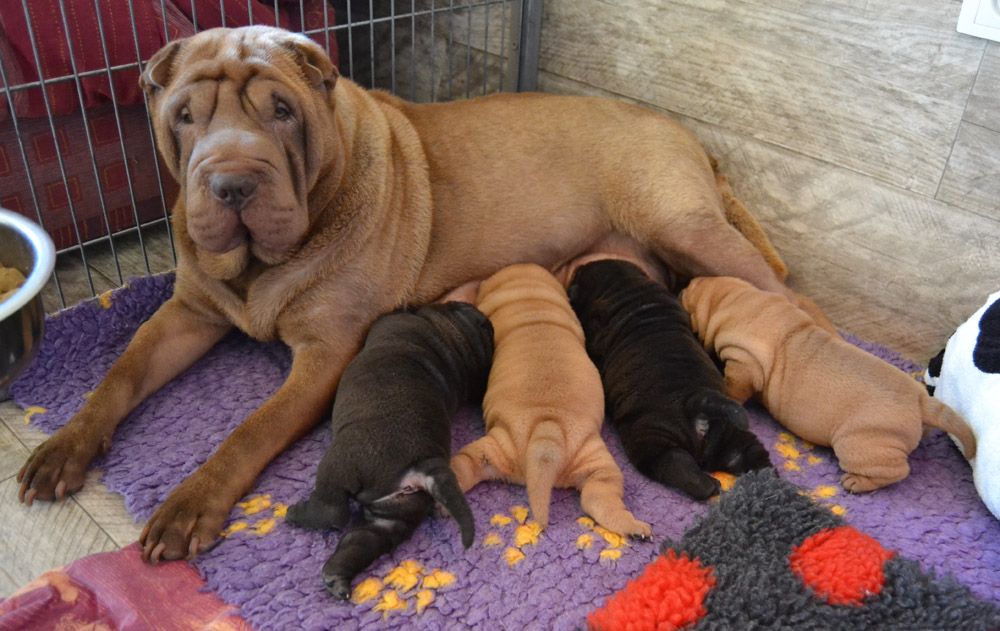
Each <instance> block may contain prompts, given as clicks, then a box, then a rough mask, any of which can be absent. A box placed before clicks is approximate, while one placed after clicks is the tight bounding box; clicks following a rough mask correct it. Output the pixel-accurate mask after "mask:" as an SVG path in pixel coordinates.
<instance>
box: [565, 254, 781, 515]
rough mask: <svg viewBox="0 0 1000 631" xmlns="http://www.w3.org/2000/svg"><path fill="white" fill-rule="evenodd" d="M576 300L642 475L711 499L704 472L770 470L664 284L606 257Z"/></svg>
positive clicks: (576, 288)
mask: <svg viewBox="0 0 1000 631" xmlns="http://www.w3.org/2000/svg"><path fill="white" fill-rule="evenodd" d="M569 297H570V302H571V303H572V305H573V310H574V311H576V315H577V317H579V319H580V324H581V325H582V326H583V331H584V334H585V335H586V339H587V352H588V353H589V354H590V358H591V359H592V360H593V361H594V363H595V364H596V365H597V369H598V370H599V371H600V373H601V381H602V382H603V383H604V396H605V399H606V401H607V412H608V417H609V418H610V420H611V423H612V424H613V425H614V426H615V429H616V430H617V431H618V435H619V436H620V437H621V440H622V445H623V446H624V447H625V453H626V454H628V457H629V460H631V461H632V464H634V465H635V467H636V469H638V470H639V471H640V472H642V473H643V475H645V476H647V477H649V478H652V479H653V480H656V481H657V482H659V483H661V484H664V485H666V486H672V487H675V488H677V489H680V490H681V491H683V492H684V493H687V494H688V495H690V496H691V497H693V498H695V499H706V498H708V497H711V496H712V495H715V494H716V493H718V492H719V490H720V484H719V481H718V480H716V479H715V478H713V477H712V476H710V475H709V474H708V473H706V471H728V472H730V473H734V474H740V473H744V472H746V471H749V470H752V469H762V468H764V467H768V466H770V465H771V462H770V459H769V458H768V455H767V451H766V450H765V449H764V447H763V445H761V444H760V441H758V440H757V437H756V436H754V435H753V433H751V432H750V431H749V430H748V424H747V418H746V412H745V411H744V410H743V406H742V405H740V404H739V403H736V402H735V401H733V400H732V399H729V398H727V397H726V396H725V395H724V394H723V391H724V389H725V384H724V383H723V378H722V374H721V373H720V372H719V370H718V368H716V366H715V364H714V363H713V362H712V359H711V357H709V356H708V353H706V352H705V349H704V348H702V346H701V344H700V343H699V342H698V338H696V337H695V335H694V332H693V331H692V330H691V316H689V315H688V313H687V311H685V310H684V309H683V308H682V307H681V304H680V302H679V301H678V300H677V298H676V297H675V296H674V295H673V294H671V293H670V291H668V290H667V289H666V288H665V287H664V286H663V285H660V284H658V283H656V282H654V281H653V280H651V279H650V278H649V277H648V276H647V275H646V274H645V273H644V272H643V271H642V270H641V269H639V268H638V267H637V266H635V265H633V264H632V263H629V262H627V261H619V260H610V259H609V260H603V261H596V262H593V263H588V264H586V265H583V266H582V267H579V268H578V269H577V270H576V272H575V274H574V275H573V280H572V283H571V284H570V287H569Z"/></svg>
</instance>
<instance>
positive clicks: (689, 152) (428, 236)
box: [18, 26, 798, 562]
mask: <svg viewBox="0 0 1000 631" xmlns="http://www.w3.org/2000/svg"><path fill="white" fill-rule="evenodd" d="M141 83H142V85H143V87H144V89H145V90H146V93H147V96H148V102H149V108H150V112H151V114H152V118H153V122H154V128H155V132H156V139H157V145H158V147H159V151H160V154H161V155H162V156H163V160H164V161H165V163H166V165H167V166H168V167H169V169H170V171H171V173H172V174H173V176H174V177H175V178H176V180H177V182H178V183H179V185H180V195H179V199H178V201H177V204H176V205H175V206H174V209H173V218H172V221H173V227H174V230H175V239H176V245H177V251H178V257H177V258H178V261H177V278H176V287H175V290H174V294H173V296H172V297H171V298H170V299H169V300H167V302H165V303H164V304H163V305H162V306H161V307H160V309H159V310H158V311H157V312H156V313H155V314H154V315H153V316H152V317H151V318H150V319H149V320H148V321H147V322H146V323H144V324H143V325H142V326H141V327H140V328H139V330H138V331H137V333H136V334H135V337H134V338H133V339H132V341H131V342H130V344H129V345H128V348H127V349H126V350H125V352H124V353H123V354H122V356H121V357H120V358H119V359H118V360H117V361H116V362H115V364H114V365H113V366H112V368H111V370H110V371H109V372H108V374H107V375H106V376H105V378H104V380H103V381H102V382H101V384H100V385H99V386H98V388H97V390H96V391H95V393H94V394H93V396H91V397H90V399H88V400H87V402H86V403H85V404H84V405H83V407H82V408H81V409H80V411H79V412H77V413H76V415H75V416H74V417H73V418H72V419H71V420H70V421H69V422H68V423H67V424H66V426H65V427H63V428H62V429H61V430H59V431H58V432H56V433H55V434H54V435H53V436H52V437H50V438H49V439H48V440H47V441H45V442H44V443H43V444H42V445H40V446H39V447H38V448H37V449H36V450H35V451H34V452H33V453H32V454H31V456H30V457H29V459H28V461H27V462H26V463H25V465H24V467H23V468H22V469H21V471H20V473H19V474H18V478H19V481H20V492H19V495H20V498H21V500H22V501H24V502H27V503H29V504H30V503H31V502H32V501H33V500H35V499H44V500H50V499H53V498H60V499H61V498H63V497H65V496H66V495H67V494H68V493H72V492H74V491H76V490H78V489H79V488H80V487H81V486H82V485H83V482H84V477H85V471H86V469H87V467H88V465H89V464H90V462H91V461H92V460H93V459H94V458H95V457H97V456H98V455H99V454H101V453H102V452H103V451H105V450H106V449H107V448H108V445H109V443H110V441H111V438H112V435H113V434H114V431H115V428H116V427H117V426H118V424H119V423H120V422H121V421H122V420H123V419H124V418H125V417H126V416H127V415H128V414H129V412H130V411H131V410H133V409H134V408H135V407H136V406H137V405H138V404H139V403H140V402H141V401H143V400H144V399H145V398H146V397H148V396H150V395H151V394H152V393H154V392H156V390H157V389H158V388H160V387H161V386H163V385H164V384H165V383H167V382H168V381H170V380H171V379H173V378H174V377H175V376H176V375H178V374H179V373H181V372H182V371H183V370H185V369H186V368H187V367H188V366H190V365H191V364H192V363H194V362H195V361H196V360H197V359H198V358H199V357H201V356H202V355H203V354H205V353H206V352H207V351H208V350H209V349H210V348H211V347H212V346H213V345H214V344H215V343H216V342H218V341H219V340H220V339H221V338H222V337H223V336H224V335H226V333H227V332H228V331H230V330H231V329H232V328H233V327H234V326H235V327H237V328H239V329H241V330H243V331H245V332H246V333H247V334H249V335H250V336H252V337H254V338H255V339H258V340H275V339H280V340H282V341H283V342H284V343H286V344H288V346H290V347H291V350H292V352H293V360H292V367H291V371H290V374H289V376H288V379H287V380H286V381H285V383H284V384H283V385H282V386H281V387H280V389H279V390H278V391H277V392H276V394H275V395H274V396H273V397H272V398H271V399H269V400H268V401H267V402H266V403H265V404H264V405H262V406H261V407H260V409H258V410H257V411H255V412H254V413H253V414H251V415H250V417H249V418H247V419H246V420H244V421H243V422H242V424H241V425H240V426H239V427H238V428H237V429H236V430H234V431H233V432H232V433H231V434H230V435H229V436H228V437H227V438H226V439H225V441H223V443H222V444H221V445H220V446H219V447H218V449H217V450H216V452H215V453H214V454H213V455H212V456H211V457H210V458H209V459H208V461H207V462H205V463H204V464H203V465H202V466H201V467H200V468H199V469H198V470H197V471H196V472H195V473H194V474H192V475H191V476H190V477H188V478H187V479H186V480H185V481H184V482H183V483H181V484H180V485H179V486H178V487H177V488H175V489H174V490H173V492H172V493H171V494H170V496H169V497H168V498H167V499H166V501H165V502H164V503H163V504H162V505H161V506H160V507H159V509H158V510H157V511H156V512H155V514H154V515H153V516H152V518H150V520H149V522H148V524H147V525H146V528H145V530H144V531H143V533H142V535H141V539H140V541H141V542H142V543H143V545H144V555H145V557H146V558H147V559H149V560H151V561H153V562H156V561H158V560H160V559H177V558H182V557H192V556H194V555H195V554H197V553H198V552H199V551H203V550H205V549H206V548H207V547H209V546H210V545H211V544H212V543H213V542H214V541H215V540H216V539H217V537H218V535H219V532H220V530H221V528H222V526H223V524H224V521H225V520H226V518H227V516H228V515H229V511H230V508H231V507H232V506H233V504H234V503H235V502H236V501H237V500H238V499H239V498H240V497H241V496H242V495H243V494H245V493H246V492H247V491H248V490H249V489H250V488H251V487H252V486H253V483H254V480H255V479H256V477H257V475H258V474H259V473H260V471H262V470H263V469H264V467H265V466H266V465H267V464H268V463H269V462H270V461H271V460H272V459H273V458H274V457H275V456H277V455H278V454H279V453H280V452H281V451H282V450H283V449H285V448H286V447H287V446H288V445H289V444H291V443H292V442H293V441H295V440H296V439H298V438H299V437H300V436H302V435H303V434H304V433H305V432H306V431H308V430H309V429H310V428H312V427H313V426H314V425H315V424H316V423H317V421H319V419H320V418H321V417H322V416H323V414H324V413H325V412H326V411H327V410H328V409H329V406H330V403H331V401H332V398H333V395H334V392H335V390H336V387H337V381H338V379H339V378H340V376H341V373H342V372H343V369H344V367H345V366H346V364H347V363H348V362H349V361H350V359H351V358H352V357H353V356H354V354H355V353H356V352H357V350H358V349H359V347H360V344H361V342H362V340H363V339H364V335H365V332H366V330H367V328H368V326H369V324H370V323H371V322H372V321H373V320H374V319H375V318H376V316H378V315H379V314H381V313H383V312H386V311H389V310H391V309H394V308H396V307H399V306H401V305H406V304H409V305H420V304H423V303H427V302H431V301H433V300H435V299H436V298H438V297H440V296H441V295H442V294H444V293H445V292H446V291H448V290H450V289H452V288H454V287H456V286H458V285H461V284H462V283H464V282H467V281H470V280H474V279H479V278H484V277H487V276H490V275H491V274H493V273H494V272H496V271H497V270H499V269H500V268H502V267H504V266H506V265H509V264H511V263H518V262H533V263H538V264H540V265H543V266H545V267H547V268H549V269H554V268H557V267H559V266H561V265H563V264H565V263H566V262H568V261H569V260H571V259H573V258H574V257H577V256H579V255H582V254H585V253H588V252H590V251H592V250H593V249H595V248H598V249H599V248H600V247H601V244H602V242H603V241H604V240H605V239H607V238H608V237H610V236H612V235H625V236H627V237H629V238H630V239H632V240H633V242H634V243H636V244H637V245H638V246H641V247H642V248H645V250H646V251H648V252H651V253H652V254H654V255H655V256H656V257H658V258H659V259H660V260H661V261H662V262H664V263H667V264H669V265H670V266H671V267H672V268H673V269H675V270H677V272H678V273H679V274H683V275H687V276H695V275H729V276H738V277H741V278H744V279H746V280H747V281H749V282H751V283H753V284H754V285H756V286H757V287H760V288H762V289H768V290H773V291H777V292H781V293H784V294H785V295H788V296H789V297H790V298H792V299H798V297H797V296H795V294H793V293H792V292H791V291H790V290H789V289H788V288H787V287H786V286H785V284H784V282H783V280H784V275H785V269H784V267H783V264H782V262H781V260H780V258H778V256H777V254H776V253H775V252H774V250H773V249H772V248H771V245H770V244H769V242H768V241H767V238H766V237H765V236H764V233H763V232H762V231H761V230H760V227H759V226H758V225H757V223H756V222H755V221H754V219H753V217H752V216H750V215H749V214H748V213H747V212H746V210H745V209H744V208H743V207H742V206H741V205H740V204H739V202H738V201H736V200H735V198H733V197H732V195H731V192H730V191H729V189H728V186H727V185H726V184H725V181H724V180H723V179H721V176H717V174H716V173H715V172H714V170H713V166H712V164H711V162H710V160H709V158H708V157H707V156H706V154H705V153H704V151H703V150H702V148H701V147H700V145H699V144H698V142H697V140H696V139H695V138H694V136H693V135H691V134H690V133H688V132H687V131H685V130H684V129H683V128H681V127H680V126H679V125H677V124H675V123H674V122H672V121H671V120H669V119H668V118H666V117H664V116H661V115H658V114H655V113H652V112H649V111H646V110H643V109H641V108H638V107H634V106H631V105H627V104H623V103H619V102H615V101H611V100H600V99H593V98H578V97H565V96H549V95H542V94H519V95H515V94H504V95H498V96H491V97H484V98H479V99H473V100H470V101H463V102H456V103H447V104H430V105H416V104H412V103H408V102H405V101H402V100H400V99H398V98H395V97H393V96H391V95H389V94H386V93H382V92H378V91H372V92H369V91H366V90H363V89H361V88H359V87H358V86H357V85H356V84H354V83H352V82H351V81H348V80H346V79H341V78H339V77H338V73H337V70H336V68H334V66H333V64H332V63H331V62H330V60H329V58H328V57H327V56H326V54H325V53H324V52H323V50H322V48H321V47H319V46H317V45H316V44H314V43H313V42H312V41H310V40H309V39H307V38H306V37H304V36H301V35H296V34H293V33H289V32H287V31H283V30H280V29H275V28H268V27H260V26H254V27H248V28H238V29H214V30H209V31H205V32H202V33H199V34H197V35H194V36H192V37H189V38H187V39H181V40H177V41H173V42H170V43H169V44H167V45H166V46H165V47H164V48H163V49H161V50H160V51H159V52H158V53H157V54H156V55H154V57H153V58H152V59H151V60H150V61H149V64H148V65H147V67H146V69H145V71H144V73H143V75H142V78H141ZM727 219H728V220H727ZM734 226H738V227H739V229H737V228H734ZM766 257H767V258H766ZM769 261H770V262H769ZM164 431H167V428H164Z"/></svg>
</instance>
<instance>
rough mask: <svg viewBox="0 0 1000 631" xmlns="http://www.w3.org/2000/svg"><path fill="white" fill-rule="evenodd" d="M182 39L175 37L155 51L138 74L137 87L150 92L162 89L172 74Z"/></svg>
mask: <svg viewBox="0 0 1000 631" xmlns="http://www.w3.org/2000/svg"><path fill="white" fill-rule="evenodd" d="M183 41H184V40H180V39H175V40H174V41H172V42H168V43H167V45H166V46H164V47H163V48H161V49H160V50H158V51H156V54H154V55H153V56H152V57H150V58H149V61H148V62H146V69H145V70H144V71H143V72H142V74H141V75H139V87H141V88H142V89H143V91H145V92H146V94H152V93H153V92H154V91H156V90H162V89H163V88H164V87H165V86H166V85H167V83H169V82H170V77H171V76H173V74H174V67H173V66H174V60H175V59H176V58H177V53H178V51H180V49H181V42H183Z"/></svg>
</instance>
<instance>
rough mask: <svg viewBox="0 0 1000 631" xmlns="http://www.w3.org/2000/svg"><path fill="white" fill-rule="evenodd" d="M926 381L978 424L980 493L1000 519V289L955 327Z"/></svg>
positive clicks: (933, 391)
mask: <svg viewBox="0 0 1000 631" xmlns="http://www.w3.org/2000/svg"><path fill="white" fill-rule="evenodd" d="M924 383H926V384H927V389H928V391H930V393H931V394H932V395H934V397H935V398H937V399H940V400H941V401H942V402H943V403H946V404H948V405H949V406H951V407H952V408H953V409H954V410H955V411H956V412H958V413H959V414H961V415H962V417H963V418H965V420H966V422H967V423H968V424H969V425H970V426H971V427H972V431H973V433H974V434H975V435H976V457H975V458H973V459H972V460H970V461H969V463H970V464H971V465H972V475H973V477H974V479H975V481H976V491H978V492H979V497H981V498H982V499H983V502H984V503H985V504H986V506H987V508H989V509H990V512H991V513H993V516H994V517H996V518H997V519H1000V291H998V292H996V293H994V294H991V295H990V297H989V299H988V300H987V301H986V304H984V305H983V306H982V307H981V308H980V309H979V311H976V312H975V313H974V314H972V317H970V318H969V319H968V320H966V321H965V323H964V324H962V325H961V326H959V327H958V329H956V330H955V333H954V334H953V335H952V336H951V338H950V339H949V340H948V344H947V346H945V348H944V350H942V351H941V352H940V353H938V354H937V356H936V357H934V359H932V360H931V361H930V364H929V365H928V367H927V372H926V373H925V374H924Z"/></svg>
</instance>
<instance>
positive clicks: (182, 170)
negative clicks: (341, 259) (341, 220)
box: [140, 26, 339, 278]
mask: <svg viewBox="0 0 1000 631" xmlns="http://www.w3.org/2000/svg"><path fill="white" fill-rule="evenodd" d="M336 80H337V70H336V68H334V66H333V64H332V63H331V61H330V59H329V57H327V55H326V53H325V52H324V51H323V49H322V48H321V47H319V46H318V45H316V44H315V43H314V42H312V41H311V40H309V39H308V38H306V37H305V36H302V35H298V34H294V33H290V32H288V31H284V30H281V29H277V28H270V27H264V26H252V27H245V28H238V29H225V28H217V29H212V30H208V31H204V32H202V33H199V34H197V35H194V36H192V37H189V38H186V39H181V40H176V41H173V42H170V43H169V44H167V45H166V46H165V47H164V48H162V49H161V50H160V51H159V52H157V53H156V54H155V55H154V56H153V58H152V59H150V60H149V64H148V65H147V67H146V70H145V72H143V74H142V77H141V78H140V83H141V85H142V87H143V89H144V90H145V91H146V94H147V96H148V99H149V109H150V113H151V115H152V119H153V124H154V128H155V131H156V138H157V144H158V145H159V149H160V153H161V155H162V156H163V159H164V161H165V162H166V164H167V167H168V168H169V169H170V171H171V173H173V175H174V177H175V178H176V179H177V182H178V183H179V184H180V188H181V192H180V194H181V196H182V201H183V203H182V204H179V205H178V207H177V212H182V213H184V216H183V217H179V218H178V219H179V220H181V221H183V222H184V227H185V228H186V231H187V233H188V235H189V236H190V238H191V240H192V241H193V242H194V245H195V253H196V255H197V260H198V263H199V265H200V266H201V267H202V268H203V269H204V271H205V272H207V273H208V274H210V275H212V276H214V277H217V278H233V277H235V276H237V275H238V274H240V273H241V272H242V271H243V269H244V268H245V267H246V264H247V262H248V260H249V257H250V256H251V255H253V256H254V257H256V258H257V259H259V260H260V261H262V262H263V263H265V264H268V265H275V264H279V263H282V262H284V261H285V260H287V259H288V257H289V256H291V254H292V253H293V252H294V251H295V250H296V248H298V246H300V245H301V244H302V243H303V241H304V240H305V238H306V236H307V234H308V232H309V226H310V222H311V219H312V217H311V216H310V211H309V205H308V203H307V200H308V197H309V192H310V191H311V190H312V188H313V187H314V186H315V184H316V182H317V180H318V179H319V177H320V176H321V174H323V173H324V172H325V171H326V170H327V169H329V168H330V164H331V162H332V161H334V160H336V158H337V153H336V152H337V151H338V150H339V145H338V144H337V135H336V134H335V133H334V131H333V129H332V126H333V124H334V122H333V107H332V103H333V89H334V85H335V83H336Z"/></svg>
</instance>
